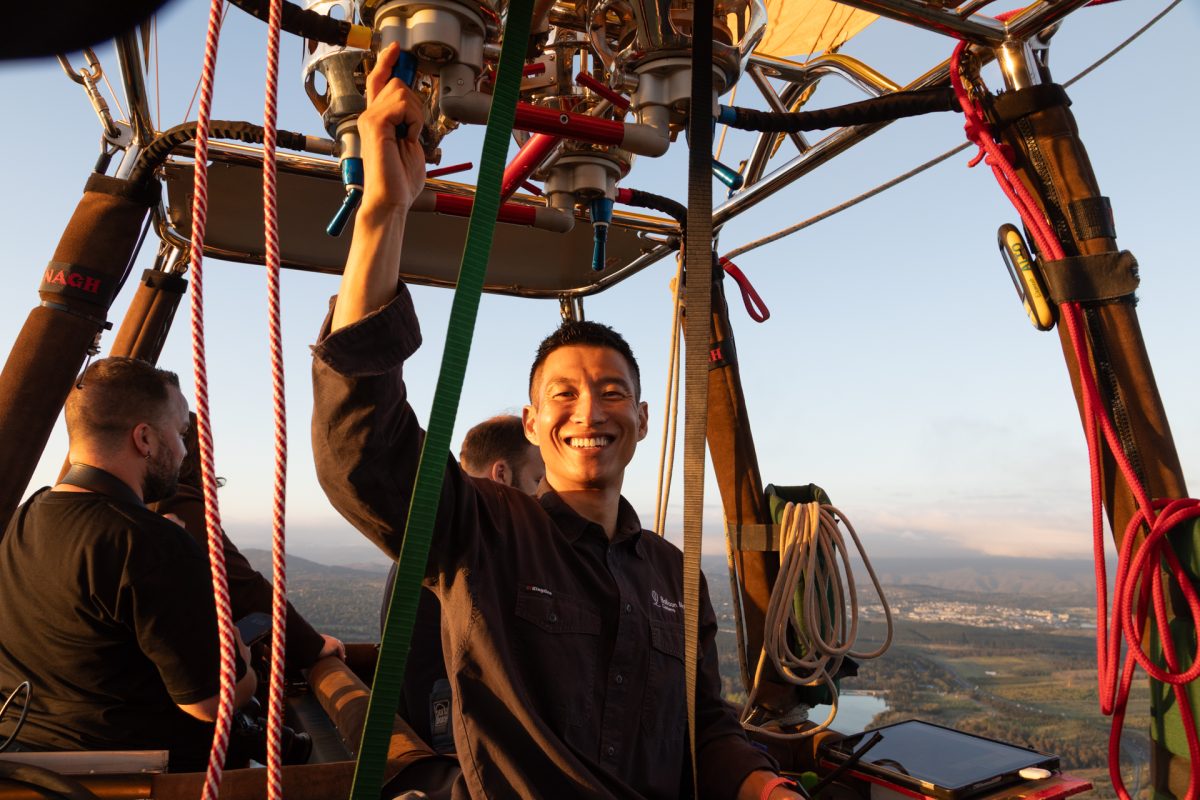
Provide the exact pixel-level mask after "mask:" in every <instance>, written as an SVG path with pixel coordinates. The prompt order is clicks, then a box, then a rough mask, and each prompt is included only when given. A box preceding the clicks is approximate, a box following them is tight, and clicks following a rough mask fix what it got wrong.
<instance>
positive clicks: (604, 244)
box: [588, 197, 613, 272]
mask: <svg viewBox="0 0 1200 800" xmlns="http://www.w3.org/2000/svg"><path fill="white" fill-rule="evenodd" d="M588 210H589V211H590V212H591V214H592V269H593V270H594V271H596V272H600V271H601V270H603V269H604V262H605V261H606V260H607V259H608V255H607V252H606V251H607V249H608V226H609V225H611V224H612V216H613V201H612V200H610V199H608V198H607V197H597V198H595V199H594V200H592V201H591V202H590V203H589V204H588Z"/></svg>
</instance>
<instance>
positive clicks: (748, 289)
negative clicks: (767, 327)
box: [717, 258, 771, 322]
mask: <svg viewBox="0 0 1200 800" xmlns="http://www.w3.org/2000/svg"><path fill="white" fill-rule="evenodd" d="M717 263H719V264H720V265H721V269H723V270H725V272H727V273H728V274H729V277H731V278H733V279H734V280H735V281H737V285H738V288H739V289H741V290H742V303H743V304H745V306H746V313H747V314H749V315H750V319H752V320H754V321H755V322H766V321H767V320H768V319H770V318H771V310H770V309H769V308H767V304H766V303H764V302H763V299H762V297H760V296H759V294H758V292H756V291H755V290H754V286H753V285H752V284H751V283H750V279H749V278H747V277H746V273H744V272H742V271H741V270H740V269H738V266H737V264H734V263H733V262H732V261H730V260H729V259H728V258H721V259H719V260H718V262H717Z"/></svg>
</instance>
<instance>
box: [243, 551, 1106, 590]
mask: <svg viewBox="0 0 1200 800" xmlns="http://www.w3.org/2000/svg"><path fill="white" fill-rule="evenodd" d="M242 552H243V553H244V554H245V555H246V557H247V558H248V559H249V560H250V563H251V564H253V565H254V568H255V569H257V570H259V571H260V572H262V573H263V574H264V575H269V574H270V573H271V553H270V551H268V550H262V549H257V548H247V549H245V550H243V551H242ZM701 562H702V566H703V569H704V572H705V574H706V575H708V576H709V579H710V583H712V584H714V594H716V586H717V585H720V586H724V585H727V584H728V581H727V579H726V577H725V576H726V571H725V570H726V567H725V558H724V557H722V556H712V555H706V556H704V557H703V558H702V560H701ZM872 565H873V566H874V567H875V572H876V574H877V575H878V576H879V580H880V582H881V583H882V584H883V586H884V589H885V590H886V589H887V588H888V587H892V586H896V587H899V586H911V587H916V586H924V587H929V588H932V589H940V590H945V591H951V592H967V593H978V594H1000V595H1039V596H1061V595H1081V594H1083V595H1090V594H1091V593H1093V592H1094V591H1095V580H1096V578H1095V567H1094V565H1093V564H1092V562H1091V561H1090V560H1086V559H1043V558H1013V557H1008V556H984V555H970V556H959V555H955V556H946V557H937V558H895V557H889V558H876V559H872ZM386 572H387V563H386V562H385V561H379V560H371V561H364V562H363V563H361V564H354V565H342V566H329V565H326V564H321V563H318V562H317V561H313V560H311V559H307V558H302V557H300V556H296V555H291V554H289V556H288V574H289V576H292V577H294V578H296V579H299V580H307V579H318V580H336V579H339V578H340V579H346V580H356V579H363V580H368V581H371V582H374V581H378V580H379V579H380V578H381V577H382V576H383V575H384V574H386ZM854 574H855V579H856V582H857V583H858V584H859V585H860V587H861V588H860V592H861V591H866V590H867V586H866V584H867V582H868V580H869V578H868V575H867V571H866V569H865V568H864V567H863V565H862V563H861V562H860V561H858V560H857V559H855V561H854ZM1110 574H1111V569H1110Z"/></svg>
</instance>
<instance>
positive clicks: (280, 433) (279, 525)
mask: <svg viewBox="0 0 1200 800" xmlns="http://www.w3.org/2000/svg"><path fill="white" fill-rule="evenodd" d="M282 12H283V0H271V12H270V16H269V18H268V23H267V81H266V100H265V102H264V107H263V231H264V233H265V237H266V242H265V244H266V262H267V264H266V266H267V317H268V324H269V328H270V334H269V336H270V342H271V389H272V396H273V399H274V406H275V487H274V493H273V498H272V499H273V504H272V518H271V521H272V528H271V569H272V582H273V589H272V592H271V685H270V691H269V694H268V700H267V797H268V798H269V799H270V800H282V798H283V752H282V736H283V664H284V653H285V647H286V639H287V635H286V634H287V555H286V550H285V541H284V508H285V500H286V494H287V411H286V404H285V402H284V392H283V388H284V387H283V342H282V337H281V334H280V325H279V267H280V264H279V261H280V258H279V214H278V209H277V208H276V185H275V176H276V165H275V141H276V120H277V109H276V100H277V97H278V93H279V86H278V78H279V30H280V19H281V15H282Z"/></svg>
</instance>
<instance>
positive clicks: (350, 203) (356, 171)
mask: <svg viewBox="0 0 1200 800" xmlns="http://www.w3.org/2000/svg"><path fill="white" fill-rule="evenodd" d="M342 185H344V186H345V187H346V197H345V199H343V200H342V206H341V208H339V209H338V210H337V213H336V214H334V215H333V219H331V220H330V221H329V225H327V226H326V227H325V232H326V233H327V234H329V235H330V236H341V235H342V231H343V230H345V228H346V223H347V222H349V221H350V215H351V214H352V213H353V212H354V209H356V208H358V204H359V203H360V202H362V196H363V161H362V159H361V158H357V157H350V158H343V159H342Z"/></svg>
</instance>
